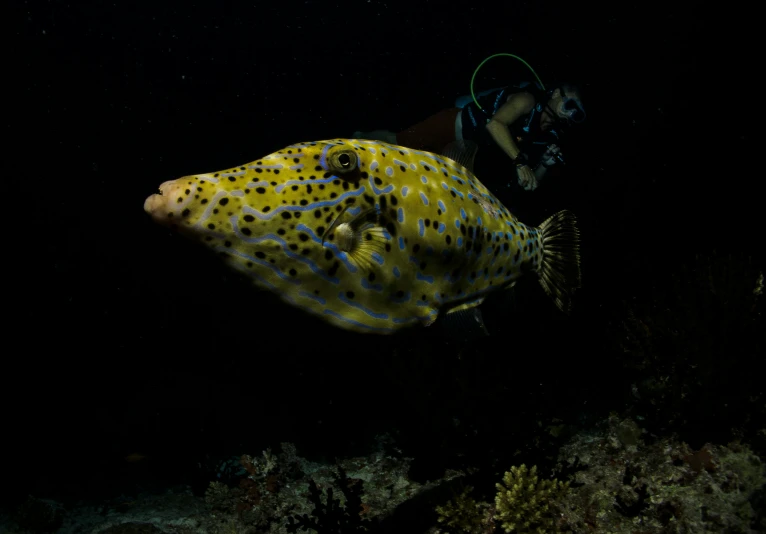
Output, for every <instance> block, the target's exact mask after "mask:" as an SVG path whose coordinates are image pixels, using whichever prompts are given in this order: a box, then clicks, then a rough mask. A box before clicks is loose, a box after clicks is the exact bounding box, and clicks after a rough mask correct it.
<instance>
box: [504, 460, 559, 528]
mask: <svg viewBox="0 0 766 534" xmlns="http://www.w3.org/2000/svg"><path fill="white" fill-rule="evenodd" d="M496 487H497V490H498V492H497V496H496V497H495V507H496V508H497V512H496V515H495V519H496V520H497V521H499V522H500V524H501V526H502V527H503V530H505V531H506V532H539V533H543V532H558V528H557V523H556V521H555V519H554V507H553V506H552V503H553V502H554V501H556V500H558V499H560V498H561V497H563V496H564V494H566V492H567V491H568V490H569V483H567V482H564V483H561V482H559V481H558V480H556V479H553V480H540V479H539V478H538V477H537V466H533V467H532V469H527V466H526V465H524V464H522V465H520V466H518V467H516V466H514V467H511V470H510V471H507V472H506V473H505V476H503V484H496Z"/></svg>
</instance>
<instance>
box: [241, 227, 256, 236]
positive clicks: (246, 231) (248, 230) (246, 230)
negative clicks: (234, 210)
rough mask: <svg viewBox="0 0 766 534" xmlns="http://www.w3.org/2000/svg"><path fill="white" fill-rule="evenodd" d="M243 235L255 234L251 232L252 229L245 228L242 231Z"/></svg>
mask: <svg viewBox="0 0 766 534" xmlns="http://www.w3.org/2000/svg"><path fill="white" fill-rule="evenodd" d="M242 233H243V234H245V235H250V234H252V233H253V232H252V231H251V230H250V228H243V229H242Z"/></svg>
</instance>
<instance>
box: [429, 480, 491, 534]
mask: <svg viewBox="0 0 766 534" xmlns="http://www.w3.org/2000/svg"><path fill="white" fill-rule="evenodd" d="M472 490H473V487H471V486H468V487H467V488H465V489H464V490H463V493H461V494H460V495H458V496H457V497H455V498H454V499H453V500H451V501H449V502H448V503H447V504H445V505H444V506H437V507H436V512H437V513H438V514H439V518H438V519H437V521H438V522H439V523H444V524H446V525H447V526H448V527H450V528H451V529H453V530H455V531H458V532H479V531H480V530H481V529H482V528H483V527H484V526H485V524H486V522H487V518H486V515H487V514H486V510H485V508H486V506H485V505H483V503H477V502H476V501H475V500H474V499H473V498H472V497H471V496H470V495H469V493H471V491H472Z"/></svg>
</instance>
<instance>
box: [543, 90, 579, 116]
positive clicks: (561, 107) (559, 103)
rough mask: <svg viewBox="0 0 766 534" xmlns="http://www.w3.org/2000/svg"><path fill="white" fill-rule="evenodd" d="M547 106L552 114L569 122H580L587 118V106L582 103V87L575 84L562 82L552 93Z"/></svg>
mask: <svg viewBox="0 0 766 534" xmlns="http://www.w3.org/2000/svg"><path fill="white" fill-rule="evenodd" d="M547 107H548V108H549V110H548V111H549V113H550V114H551V115H553V116H554V117H556V118H557V119H559V120H561V121H565V122H566V123H568V124H579V123H581V122H583V121H584V120H585V108H583V105H582V99H581V97H580V89H578V88H577V86H575V85H572V84H569V83H562V84H560V85H559V86H558V87H557V88H556V89H555V90H554V91H553V93H551V97H550V100H548V105H547Z"/></svg>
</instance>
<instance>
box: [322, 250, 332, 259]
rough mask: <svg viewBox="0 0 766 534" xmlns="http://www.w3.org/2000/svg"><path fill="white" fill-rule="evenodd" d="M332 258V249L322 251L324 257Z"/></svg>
mask: <svg viewBox="0 0 766 534" xmlns="http://www.w3.org/2000/svg"><path fill="white" fill-rule="evenodd" d="M332 258H333V253H332V250H330V249H327V250H325V251H324V259H326V260H331V259H332Z"/></svg>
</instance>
